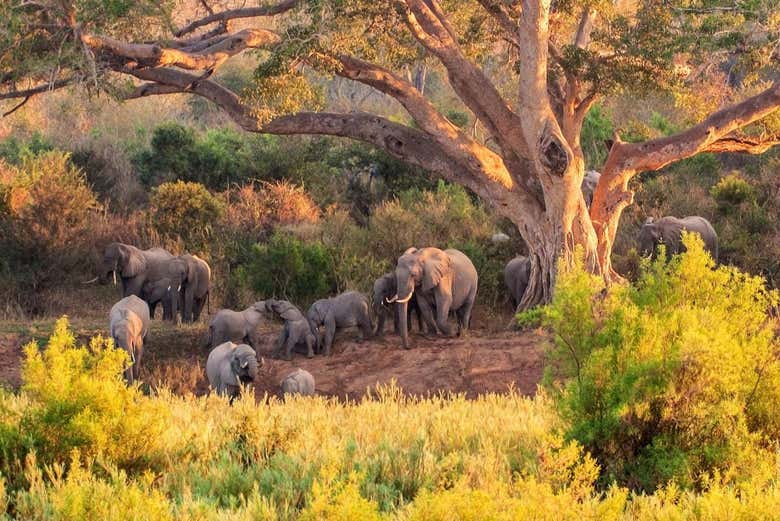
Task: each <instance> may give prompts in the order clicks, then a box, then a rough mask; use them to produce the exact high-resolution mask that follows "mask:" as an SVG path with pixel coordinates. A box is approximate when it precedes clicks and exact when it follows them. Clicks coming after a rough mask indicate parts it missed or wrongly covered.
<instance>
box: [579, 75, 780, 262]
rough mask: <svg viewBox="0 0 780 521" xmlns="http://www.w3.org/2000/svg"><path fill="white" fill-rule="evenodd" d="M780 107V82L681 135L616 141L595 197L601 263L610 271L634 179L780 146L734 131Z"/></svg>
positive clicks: (775, 139) (594, 222)
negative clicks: (691, 160) (705, 157)
mask: <svg viewBox="0 0 780 521" xmlns="http://www.w3.org/2000/svg"><path fill="white" fill-rule="evenodd" d="M778 109H780V82H777V83H775V84H774V85H772V86H771V87H769V88H768V89H766V90H764V91H763V92H761V93H760V94H757V95H755V96H753V97H751V98H748V99H746V100H745V101H743V102H741V103H738V104H736V105H732V106H730V107H726V108H724V109H722V110H719V111H718V112H715V113H714V114H712V115H711V116H710V117H708V118H707V119H705V120H704V121H702V122H701V123H699V124H698V125H696V126H694V127H691V128H690V129H688V130H686V131H684V132H681V133H679V134H676V135H673V136H669V137H664V138H660V139H654V140H650V141H646V142H644V143H624V142H622V141H620V140H619V139H616V140H615V143H614V144H613V145H612V148H611V150H610V152H609V155H608V156H607V162H606V164H605V165H604V169H603V173H602V175H601V179H600V180H599V183H598V185H597V186H596V190H595V192H594V194H593V205H592V206H591V219H592V221H593V226H594V228H595V229H596V233H597V235H598V237H599V247H598V255H599V263H600V264H601V265H602V266H603V267H604V268H605V269H606V271H607V272H608V273H610V272H611V262H610V258H609V256H610V254H611V252H612V244H613V242H614V240H615V235H616V234H617V229H618V225H619V223H620V217H621V215H622V212H623V210H624V209H625V208H626V207H627V206H628V205H630V204H631V202H632V201H633V197H634V193H633V191H632V190H630V189H629V188H628V183H629V181H630V180H631V179H632V178H633V177H634V176H635V175H636V174H638V173H641V172H645V171H648V170H658V169H660V168H663V167H664V166H666V165H668V164H670V163H673V162H675V161H679V160H681V159H685V158H688V157H691V156H693V155H696V154H698V153H701V152H747V153H761V152H763V151H765V150H767V149H768V148H769V147H771V146H772V145H774V144H777V143H778V139H777V137H773V138H771V139H766V140H750V139H749V138H738V137H736V136H735V134H734V132H735V131H737V130H738V129H740V128H743V127H745V126H747V125H750V124H751V123H754V122H756V121H759V120H761V119H763V118H765V117H767V116H768V115H770V114H772V113H773V112H775V111H776V110H778Z"/></svg>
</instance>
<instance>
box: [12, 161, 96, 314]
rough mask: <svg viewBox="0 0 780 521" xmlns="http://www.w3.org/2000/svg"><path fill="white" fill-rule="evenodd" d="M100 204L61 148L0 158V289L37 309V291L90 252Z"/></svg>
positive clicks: (64, 274)
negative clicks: (9, 161) (12, 159)
mask: <svg viewBox="0 0 780 521" xmlns="http://www.w3.org/2000/svg"><path fill="white" fill-rule="evenodd" d="M100 211H101V207H100V205H99V204H98V202H97V200H96V199H95V195H94V194H93V192H92V190H91V189H90V187H89V186H87V184H86V182H85V180H84V176H83V174H82V173H81V171H80V170H78V169H77V168H75V167H74V166H73V165H72V164H71V163H70V162H69V160H68V155H67V154H66V153H63V152H47V153H45V154H42V155H39V156H25V157H24V158H23V159H22V162H21V164H20V165H19V166H18V167H17V166H8V165H5V164H2V163H0V275H2V276H0V291H1V292H2V293H3V294H4V295H8V296H9V297H13V298H15V299H16V300H18V301H19V302H20V303H21V304H22V306H23V308H24V309H26V310H28V311H31V312H38V311H40V303H39V301H38V298H39V296H40V293H41V292H42V291H44V290H46V289H47V288H49V287H50V286H51V285H52V284H53V283H55V282H56V283H58V284H59V283H61V282H62V281H63V279H64V280H68V279H69V275H71V274H72V273H74V272H79V273H82V271H81V270H80V269H79V268H82V267H83V265H84V261H85V259H87V258H89V257H90V256H91V241H92V240H93V235H94V234H93V233H92V232H93V230H94V228H95V226H96V225H97V224H98V222H97V221H99V220H100V219H99V218H98V217H99V212H100Z"/></svg>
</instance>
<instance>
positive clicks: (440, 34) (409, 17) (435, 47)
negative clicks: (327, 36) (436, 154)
mask: <svg viewBox="0 0 780 521" xmlns="http://www.w3.org/2000/svg"><path fill="white" fill-rule="evenodd" d="M433 1H435V0H428V1H427V2H426V1H424V0H404V2H403V5H402V7H403V8H404V11H405V14H406V21H407V26H408V27H409V29H410V30H411V32H412V34H413V35H414V37H415V38H416V39H417V40H418V41H419V42H420V43H421V44H422V45H423V46H424V47H425V48H426V49H428V51H430V52H431V53H432V54H433V55H434V56H436V57H437V58H438V59H439V61H440V62H441V63H442V65H444V67H445V69H446V70H447V75H448V77H449V81H450V84H451V85H452V87H453V89H454V90H455V92H456V93H457V94H458V97H460V99H461V100H462V101H463V102H464V103H465V104H466V106H468V107H469V108H470V109H471V111H472V112H473V113H474V115H475V116H476V117H477V118H478V119H479V121H480V122H481V123H482V124H483V125H484V126H485V128H486V129H487V131H488V132H489V133H490V134H491V135H493V136H495V137H496V142H497V143H498V145H499V146H500V147H501V149H502V151H503V152H504V154H503V155H504V157H505V160H506V161H507V166H510V169H511V170H512V172H513V173H514V174H515V175H522V174H527V172H522V174H521V171H522V170H523V168H522V167H520V166H519V165H520V163H522V160H521V159H520V158H522V157H529V155H528V154H529V149H530V146H529V144H528V143H527V142H526V139H525V136H524V134H523V125H522V121H521V120H520V118H519V117H518V115H517V114H515V113H514V112H512V110H511V109H510V108H509V106H508V105H507V103H506V102H505V101H504V99H503V98H502V97H501V95H500V94H499V92H498V90H497V89H496V87H495V85H493V83H492V82H491V81H490V80H489V79H488V78H487V77H486V76H485V74H484V73H483V72H482V71H481V70H480V69H479V68H478V67H477V66H476V65H474V64H473V63H472V62H471V61H470V60H469V59H468V58H466V56H464V55H463V52H462V51H461V49H460V47H459V45H458V43H457V41H456V40H455V39H454V38H453V37H452V36H451V33H450V31H449V30H448V29H447V27H445V26H444V25H442V23H441V21H440V19H439V17H438V16H437V14H436V12H435V11H434V10H432V9H431V8H430V7H429V3H430V2H433ZM511 165H516V166H511Z"/></svg>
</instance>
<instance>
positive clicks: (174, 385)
mask: <svg viewBox="0 0 780 521" xmlns="http://www.w3.org/2000/svg"><path fill="white" fill-rule="evenodd" d="M100 322H101V321H100V320H99V319H92V320H88V319H81V320H79V319H73V320H71V326H72V328H73V330H74V331H75V333H76V336H77V338H78V339H79V341H82V342H86V341H87V340H88V339H89V338H90V337H91V336H93V335H95V334H98V333H103V334H105V330H104V327H105V326H103V325H102V324H101V323H100ZM493 322H494V326H493V328H492V329H490V328H482V329H480V328H477V329H474V330H472V331H471V332H469V334H468V336H466V337H461V338H457V337H453V338H444V337H431V338H425V337H423V336H421V335H419V334H416V335H412V337H411V339H412V348H411V349H409V350H404V349H402V348H401V343H400V338H399V337H398V336H396V335H394V334H392V333H391V332H389V331H388V332H387V333H386V334H385V336H384V337H381V338H372V339H368V340H366V341H363V342H359V341H358V340H357V338H356V333H354V332H351V331H344V332H340V333H339V334H338V335H337V337H336V342H335V344H334V350H333V354H332V356H330V357H325V356H315V357H314V358H312V359H307V358H306V357H305V356H304V355H302V354H295V356H294V357H293V360H292V361H289V362H287V361H284V360H276V359H272V358H271V357H270V352H271V349H272V346H273V345H274V341H275V339H276V337H277V335H278V332H279V330H280V328H281V324H268V325H266V326H264V327H263V328H262V329H261V331H262V347H261V348H260V349H259V353H258V354H259V355H260V356H262V357H263V358H264V366H263V367H262V368H261V370H260V377H259V381H258V382H256V384H255V392H256V395H257V397H258V399H262V397H263V395H264V394H265V393H268V394H269V395H276V394H278V390H279V382H280V381H281V380H282V378H284V376H285V375H287V374H288V373H289V372H291V371H293V370H294V369H295V368H298V367H300V368H303V369H306V370H307V371H309V372H311V373H312V374H313V375H314V377H315V380H316V386H317V392H318V393H319V394H322V395H326V396H336V397H339V398H348V399H359V398H360V397H361V396H363V395H364V394H365V393H366V391H367V390H368V389H371V388H373V387H374V386H376V385H377V384H387V383H390V382H391V381H392V380H395V381H396V382H397V384H398V385H399V386H400V387H401V388H402V389H403V390H404V391H405V392H406V393H407V394H412V395H426V394H428V393H436V392H441V391H451V392H457V393H465V394H466V395H467V396H469V397H474V396H476V395H478V394H482V393H488V392H506V391H507V390H508V389H509V388H510V386H513V387H514V388H515V389H517V390H518V391H520V392H521V393H523V394H528V395H531V394H534V393H535V391H536V386H537V384H538V383H539V381H540V380H541V377H542V372H543V366H544V360H543V351H544V343H545V341H546V338H545V337H544V336H543V334H541V333H538V332H533V331H530V332H511V331H504V330H503V328H499V327H496V326H495V324H496V323H497V320H494V321H493ZM53 323H54V319H50V320H43V321H36V322H31V323H21V322H17V323H10V322H0V385H3V386H7V387H11V388H18V387H19V386H20V385H21V377H20V366H21V361H22V346H23V345H24V344H26V343H27V342H29V341H30V340H31V339H38V340H39V341H41V340H44V339H45V338H47V336H48V334H49V333H50V332H51V329H52V327H53ZM502 323H506V322H503V321H502ZM205 328H206V325H205V323H201V324H196V325H191V326H179V327H176V326H173V325H171V324H169V323H164V322H161V321H159V320H157V321H155V322H154V324H153V326H152V329H151V331H150V334H149V337H148V338H147V342H146V349H145V352H144V358H143V362H142V366H143V368H142V380H143V381H144V382H146V383H148V384H150V385H152V386H153V387H155V386H158V385H166V386H168V387H170V388H171V389H172V390H173V391H174V392H177V393H181V394H188V393H193V394H196V395H200V394H204V393H206V392H207V391H208V381H207V380H206V377H205V371H204V369H203V368H204V367H205V360H206V356H207V350H206V349H205V348H204V347H202V338H203V336H204V331H205ZM40 343H41V344H43V343H44V342H40Z"/></svg>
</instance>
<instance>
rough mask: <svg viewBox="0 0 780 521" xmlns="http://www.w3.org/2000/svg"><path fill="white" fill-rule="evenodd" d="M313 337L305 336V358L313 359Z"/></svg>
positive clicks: (310, 335)
mask: <svg viewBox="0 0 780 521" xmlns="http://www.w3.org/2000/svg"><path fill="white" fill-rule="evenodd" d="M314 344H315V342H314V335H312V334H309V335H306V358H314Z"/></svg>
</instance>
